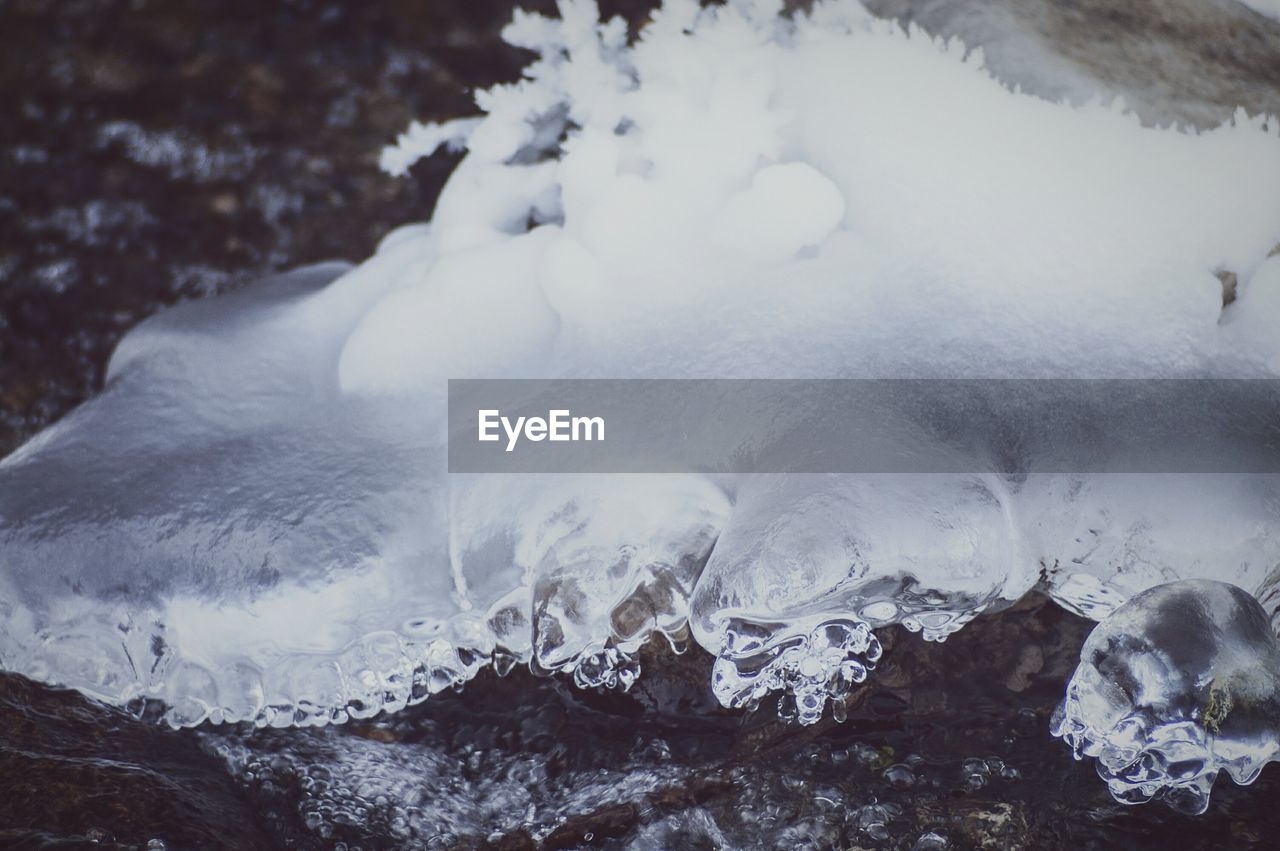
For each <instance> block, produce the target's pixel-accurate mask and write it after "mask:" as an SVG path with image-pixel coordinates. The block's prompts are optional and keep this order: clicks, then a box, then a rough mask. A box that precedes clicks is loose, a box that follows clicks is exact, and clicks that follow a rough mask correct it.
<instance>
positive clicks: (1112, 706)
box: [1053, 579, 1280, 813]
mask: <svg viewBox="0 0 1280 851" xmlns="http://www.w3.org/2000/svg"><path fill="white" fill-rule="evenodd" d="M1053 732H1054V735H1057V736H1061V737H1062V738H1063V739H1065V740H1066V741H1067V743H1068V744H1070V745H1071V747H1072V748H1073V750H1074V751H1075V754H1076V757H1077V758H1080V757H1083V756H1090V757H1094V758H1095V759H1097V769H1098V774H1099V775H1101V777H1102V778H1103V779H1104V780H1106V781H1107V785H1108V786H1109V787H1110V789H1111V793H1112V794H1113V795H1114V796H1115V797H1116V799H1117V800H1119V801H1123V802H1125V803H1130V804H1136V803H1142V802H1145V801H1149V800H1151V799H1152V798H1160V799H1162V800H1164V801H1166V802H1168V803H1169V804H1170V805H1172V806H1173V807H1176V808H1177V809H1179V810H1182V811H1183V812H1188V813H1202V812H1204V811H1205V809H1206V808H1207V807H1208V806H1209V792H1210V789H1211V788H1212V786H1213V782H1214V779H1215V778H1216V777H1217V776H1218V773H1219V772H1220V771H1226V772H1227V774H1228V775H1229V776H1230V777H1231V779H1232V780H1234V781H1235V782H1237V783H1241V784H1248V783H1252V782H1253V781H1254V780H1255V779H1256V778H1257V776H1258V772H1260V771H1261V770H1262V768H1263V766H1265V765H1266V764H1267V763H1268V762H1271V761H1272V760H1274V759H1276V757H1277V753H1280V646H1277V642H1276V637H1275V634H1274V633H1273V632H1272V630H1271V627H1270V623H1269V622H1268V618H1267V614H1266V612H1265V611H1263V609H1262V607H1261V606H1260V605H1259V604H1258V601H1257V600H1255V599H1254V598H1253V597H1251V596H1250V595H1249V594H1247V593H1246V592H1245V591H1243V590H1241V589H1240V588H1238V587H1236V586H1234V585H1228V584H1227V583H1224V582H1214V581H1209V580H1202V579H1195V580H1180V581H1177V582H1171V583H1168V584H1165V585H1159V586H1156V587H1154V588H1151V589H1148V590H1146V591H1143V592H1142V593H1140V594H1137V595H1136V596H1134V597H1132V598H1131V599H1130V600H1129V601H1128V602H1126V603H1125V604H1124V605H1123V606H1121V607H1120V608H1119V609H1117V610H1116V611H1115V612H1114V613H1113V614H1112V615H1110V616H1109V617H1108V618H1107V619H1106V620H1105V621H1103V622H1102V623H1101V624H1099V625H1098V627H1097V628H1096V629H1094V631H1093V633H1092V634H1090V636H1089V639H1088V640H1087V641H1086V642H1085V645H1084V648H1083V650H1081V653H1080V667H1079V668H1077V669H1076V672H1075V675H1074V676H1073V677H1072V678H1071V682H1070V684H1069V685H1068V686H1067V696H1066V699H1065V700H1064V701H1063V703H1062V705H1061V706H1060V707H1059V709H1058V711H1057V713H1056V714H1055V716H1054V721H1053Z"/></svg>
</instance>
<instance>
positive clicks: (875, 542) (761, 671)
mask: <svg viewBox="0 0 1280 851" xmlns="http://www.w3.org/2000/svg"><path fill="white" fill-rule="evenodd" d="M1030 564H1031V562H1030V561H1029V560H1028V559H1027V558H1026V557H1025V555H1024V554H1023V553H1021V552H1020V551H1019V537H1018V535H1017V534H1016V531H1015V524H1014V520H1013V516H1012V510H1011V506H1010V500H1009V497H1008V495H1007V493H1006V488H1005V486H1004V483H1003V482H1001V481H1000V480H999V478H998V477H995V476H979V475H972V476H967V475H938V476H929V475H906V476H898V475H873V476H836V475H831V476H767V477H766V476H759V477H753V478H751V479H749V480H747V481H746V482H744V483H743V485H742V488H741V490H740V492H739V494H738V499H737V503H736V505H735V507H734V512H733V515H732V517H731V518H730V521H729V523H728V525H727V526H726V527H725V530H724V532H723V533H722V534H721V536H720V540H719V541H718V542H717V544H716V548H715V550H714V551H713V552H712V555H711V560H710V562H709V563H708V565H707V569H706V570H705V571H704V573H703V576H702V579H701V580H700V581H699V583H698V588H697V593H696V595H695V598H694V628H695V633H694V634H695V635H696V637H697V639H698V642H699V643H700V644H702V646H704V647H706V648H707V649H709V650H712V651H713V652H716V653H718V654H719V658H718V659H717V661H716V666H715V672H714V682H713V685H714V688H715V691H716V695H717V697H719V699H720V701H721V702H722V703H724V704H725V705H728V706H742V705H745V704H748V703H750V702H752V701H756V700H759V699H760V698H762V697H763V696H764V695H765V694H767V693H768V692H769V691H771V690H776V689H785V690H786V691H787V692H788V694H789V695H790V698H789V699H788V700H786V701H784V703H783V704H782V707H781V709H782V711H783V712H784V713H789V714H795V715H796V716H797V717H798V719H799V720H800V721H801V722H802V723H813V722H815V721H817V720H818V718H819V717H820V716H821V714H822V708H823V705H824V704H825V702H826V699H827V698H828V697H832V698H836V699H837V700H839V699H841V698H843V697H845V696H846V695H847V693H848V691H849V689H850V688H851V687H852V686H853V685H855V684H856V683H858V682H861V681H862V680H863V679H865V678H866V675H867V672H868V670H869V669H871V668H873V667H874V665H875V661H876V659H877V658H878V657H879V655H880V646H879V642H878V641H877V640H876V638H875V636H874V635H872V633H871V627H877V626H884V625H887V624H891V623H901V624H903V625H905V626H906V627H907V628H908V629H911V630H913V631H916V632H923V633H924V636H925V638H927V639H932V640H941V639H943V638H945V637H946V636H947V635H948V634H950V633H951V632H953V631H955V630H956V629H959V628H960V627H961V626H962V625H964V623H966V622H967V621H969V620H971V619H972V618H973V617H974V616H975V615H977V614H978V613H980V612H981V611H983V610H984V609H986V608H987V607H988V606H990V605H991V604H992V603H994V602H996V601H998V600H1005V601H1013V600H1017V599H1018V598H1019V597H1021V596H1022V595H1023V594H1025V593H1026V592H1027V591H1028V590H1029V589H1030V588H1031V586H1032V585H1033V584H1034V582H1035V579H1036V576H1035V573H1034V572H1033V571H1032V570H1030V569H1029V565H1030ZM792 700H794V706H793V704H792V702H791V701H792Z"/></svg>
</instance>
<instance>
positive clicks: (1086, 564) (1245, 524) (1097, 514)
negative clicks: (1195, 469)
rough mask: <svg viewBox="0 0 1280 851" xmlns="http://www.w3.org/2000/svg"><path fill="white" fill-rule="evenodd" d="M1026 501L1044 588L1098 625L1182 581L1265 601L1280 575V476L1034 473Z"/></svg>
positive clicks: (1024, 492) (1023, 494)
mask: <svg viewBox="0 0 1280 851" xmlns="http://www.w3.org/2000/svg"><path fill="white" fill-rule="evenodd" d="M1020 503H1021V505H1022V506H1023V507H1024V510H1023V516H1024V517H1025V524H1026V535H1027V540H1028V542H1029V546H1030V547H1031V548H1032V556H1033V558H1034V560H1036V561H1038V562H1039V564H1040V566H1041V569H1042V571H1043V577H1044V578H1043V582H1042V588H1043V590H1045V591H1046V592H1047V593H1048V594H1049V595H1050V596H1051V597H1053V599H1054V600H1055V601H1056V602H1058V603H1059V604H1060V605H1062V606H1064V607H1066V608H1068V609H1071V610H1072V611H1075V612H1076V613H1078V614H1081V615H1084V616H1085V617H1088V618H1092V619H1093V620H1102V619H1103V618H1106V617H1108V616H1109V615H1110V614H1111V612H1112V611H1113V610H1114V609H1115V608H1116V607H1117V606H1119V605H1121V604H1122V603H1124V602H1125V601H1126V600H1127V599H1129V598H1130V597H1131V596H1133V595H1134V594H1136V593H1138V592H1139V591H1143V590H1146V589H1147V588H1150V587H1151V586H1153V585H1159V584H1162V583H1165V582H1172V581H1174V580H1177V579H1218V580H1222V581H1224V582H1230V583H1232V584H1234V585H1237V586H1239V587H1241V588H1243V589H1245V590H1246V591H1248V592H1249V593H1251V594H1254V595H1255V596H1257V597H1258V598H1259V599H1261V598H1263V597H1265V596H1267V595H1268V594H1273V593H1275V590H1276V584H1277V580H1278V579H1280V577H1277V575H1276V567H1277V565H1280V476H1276V475H1272V474H1253V475H1214V474H1168V475H1154V474H1143V475H1137V474H1131V475H1124V474H1104V475H1092V476H1031V477H1029V479H1028V480H1027V482H1026V483H1025V484H1024V485H1023V486H1022V488H1021V491H1020Z"/></svg>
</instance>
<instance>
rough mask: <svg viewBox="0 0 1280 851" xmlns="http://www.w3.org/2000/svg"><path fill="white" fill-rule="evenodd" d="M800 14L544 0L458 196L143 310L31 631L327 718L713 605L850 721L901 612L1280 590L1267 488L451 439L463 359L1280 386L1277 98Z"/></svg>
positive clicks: (74, 662)
mask: <svg viewBox="0 0 1280 851" xmlns="http://www.w3.org/2000/svg"><path fill="white" fill-rule="evenodd" d="M781 5H782V4H781V3H780V2H768V1H767V0H750V1H748V0H738V1H737V2H730V3H729V4H727V5H711V6H708V7H707V8H702V7H701V6H700V4H698V3H695V2H692V0H672V2H668V3H666V4H664V5H663V7H662V8H661V9H660V10H658V11H657V12H656V13H655V14H654V16H653V20H652V23H650V24H649V25H648V26H647V27H646V28H645V30H644V31H643V32H642V33H640V34H638V36H637V38H635V39H633V40H628V37H627V35H628V34H627V33H626V30H625V26H624V25H623V24H622V23H621V22H620V21H612V22H606V23H603V24H602V23H600V22H599V21H598V13H597V10H596V8H595V6H594V5H593V4H591V3H589V2H567V0H566V2H564V3H562V4H561V7H560V11H561V18H560V19H559V20H553V19H549V18H544V17H541V16H537V15H525V14H520V15H517V17H516V20H515V22H514V23H513V24H512V26H511V27H510V28H509V29H508V31H507V37H508V39H509V40H510V41H512V43H515V44H518V45H522V46H526V47H530V48H532V49H534V50H536V51H537V52H538V54H539V58H538V59H537V60H536V61H535V62H534V63H533V64H532V65H531V66H530V67H529V68H528V69H527V71H526V74H525V77H524V78H523V79H522V80H521V81H519V82H517V83H514V84H511V85H506V86H498V87H495V88H494V89H492V90H489V91H487V92H484V93H482V94H481V95H480V96H479V98H478V101H479V105H480V107H481V108H482V109H483V111H484V113H485V114H484V115H483V116H482V117H480V118H478V119H470V120H467V121H465V122H457V123H450V124H448V125H444V126H435V125H433V126H425V125H420V126H418V127H417V128H415V129H413V130H412V131H411V132H409V133H408V134H406V135H405V136H404V137H402V139H401V140H400V143H399V145H398V146H397V147H396V148H395V149H393V150H392V151H390V152H389V153H388V154H387V155H386V157H385V158H384V162H385V164H386V165H387V167H388V168H389V169H391V170H394V171H396V172H403V171H404V170H405V169H407V168H408V167H409V166H410V165H411V164H412V162H413V160H414V159H415V158H416V157H418V156H421V155H424V154H426V153H429V152H430V150H432V149H434V148H435V147H436V146H438V145H440V144H446V145H455V146H464V147H465V148H466V150H467V153H466V156H465V157H464V159H463V161H462V163H461V164H460V165H459V167H458V169H457V170H456V172H455V173H454V175H453V176H452V178H451V179H450V181H449V183H448V185H447V186H446V187H445V189H444V191H443V193H442V195H441V197H440V199H439V202H438V205H437V207H436V212H435V214H434V217H433V220H432V222H431V223H430V224H429V225H415V226H411V227H409V228H406V229H403V230H401V231H398V232H396V233H394V234H392V235H391V236H389V237H388V238H387V240H386V241H384V243H383V245H382V247H381V248H380V250H379V252H378V253H377V254H376V255H375V256H374V257H372V258H370V259H369V260H367V261H365V262H364V263H362V264H361V265H360V266H358V267H356V268H354V269H347V268H346V267H340V266H325V267H319V268H313V269H309V270H301V271H299V272H295V273H291V274H289V275H286V276H283V277H280V278H278V279H274V280H272V281H269V282H266V283H264V284H262V285H259V286H257V287H253V288H251V289H248V290H245V291H244V292H242V293H239V294H235V295H231V296H227V297H225V298H220V299H216V300H212V301H209V302H204V303H200V304H194V305H189V306H185V307H182V308H179V309H176V310H174V311H171V312H169V313H166V314H163V315H161V316H159V317H156V318H155V319H153V320H150V321H148V322H146V323H144V324H143V325H141V326H140V327H139V328H138V329H136V330H135V331H134V332H133V333H131V334H130V335H129V336H128V337H126V338H125V339H124V340H123V341H122V343H121V344H120V347H119V349H118V350H117V352H116V354H115V356H114V358H113V360H112V363H111V367H110V372H109V380H108V383H107V386H106V387H105V388H104V391H103V393H102V394H101V395H100V396H99V397H98V398H96V399H94V400H91V401H90V402H88V403H86V404H85V405H84V406H82V407H81V408H79V409H78V410H77V411H75V412H73V413H72V414H71V415H69V416H68V417H67V418H65V419H64V420H63V421H62V422H60V423H58V424H56V425H54V426H53V427H52V428H50V429H49V430H48V431H46V432H45V433H43V434H41V435H39V436H37V437H36V438H35V439H33V440H32V441H31V442H30V443H28V444H27V445H26V446H24V447H22V448H21V449H19V450H18V451H17V452H16V453H14V454H13V455H12V456H10V457H9V458H7V459H5V460H4V461H3V462H0V664H2V665H3V666H4V667H5V668H6V669H9V670H14V671H19V672H22V673H25V674H28V675H31V676H34V677H38V678H41V679H44V680H48V681H54V682H60V683H67V684H70V685H74V686H76V687H78V688H81V689H83V690H84V691H86V692H88V693H91V694H94V695H96V696H98V697H100V698H103V699H106V700H110V701H114V702H118V703H128V702H130V701H135V700H146V699H158V700H161V701H163V702H164V704H165V706H166V707H167V717H168V718H169V720H170V721H172V722H174V723H179V724H188V723H196V722H199V721H200V720H203V719H212V720H215V721H216V720H236V719H252V720H256V721H257V722H258V723H263V724H293V723H324V722H328V721H341V720H343V719H345V718H347V717H349V716H350V715H351V714H357V715H364V714H369V713H372V712H376V711H378V710H379V709H394V708H396V707H399V706H403V705H404V704H406V703H409V702H412V701H416V700H420V699H423V698H425V697H426V696H427V695H429V694H430V693H432V692H434V691H439V690H440V689H443V688H447V687H450V686H454V685H458V684H460V683H462V682H463V681H465V680H466V679H467V678H469V677H470V676H471V675H472V674H473V673H474V672H475V671H476V670H477V669H478V667H479V666H481V665H483V664H486V663H488V662H490V661H491V660H492V661H494V662H496V663H497V664H498V665H500V666H506V665H509V664H511V663H513V662H514V661H516V660H528V661H530V662H532V663H533V664H534V665H535V667H538V668H540V669H542V670H552V671H564V672H566V673H570V672H571V674H572V676H573V677H574V678H575V680H576V681H577V682H579V683H580V684H583V685H592V686H594V685H619V686H625V685H627V683H628V682H629V681H630V680H631V678H632V677H634V675H635V663H634V658H633V655H632V651H633V650H634V649H635V647H636V646H637V644H638V643H639V642H641V641H643V640H645V639H646V638H647V637H648V636H650V635H652V634H654V633H659V634H664V635H666V636H667V637H668V638H670V639H671V640H672V641H673V642H674V643H676V644H678V645H679V644H681V643H682V642H683V640H684V637H685V623H686V621H687V620H689V619H690V614H691V613H692V627H693V634H694V636H695V637H696V639H697V640H698V642H699V643H701V644H702V645H703V646H705V647H706V648H707V649H708V650H710V651H712V652H714V653H716V654H717V656H718V657H719V662H718V663H717V667H716V672H717V674H716V676H717V679H716V690H717V692H718V694H719V696H720V697H721V699H722V700H724V701H725V702H726V703H729V704H733V705H740V704H743V703H747V702H750V701H751V700H754V699H755V698H757V697H760V696H762V695H763V694H764V693H765V692H767V691H769V690H777V689H781V690H785V691H787V692H788V693H789V695H790V696H789V698H788V702H787V703H786V705H784V711H786V712H788V713H794V714H795V715H796V717H798V718H800V719H801V720H805V721H811V720H814V719H815V718H816V717H817V713H820V712H821V711H822V707H823V704H824V703H825V702H826V700H827V698H828V697H831V696H836V697H840V696H842V695H843V694H845V693H846V692H847V690H848V688H849V687H851V685H852V684H853V683H855V682H856V681H857V680H858V679H859V678H861V677H862V676H865V675H866V672H867V670H868V669H869V668H870V667H871V666H872V665H873V664H874V662H875V656H876V654H877V652H878V642H877V641H876V638H875V636H874V635H873V633H872V631H871V630H872V628H873V627H875V626H879V625H882V624H888V623H902V624H905V625H907V626H908V627H911V628H916V629H919V630H920V631H922V632H923V633H924V634H925V635H926V637H929V638H938V639H940V638H942V637H944V636H945V635H946V634H947V633H948V632H949V631H951V630H953V629H956V628H958V627H959V626H961V625H962V624H963V623H965V622H966V620H968V619H969V618H971V617H973V616H974V615H975V614H976V613H977V612H980V611H983V610H987V609H989V608H991V607H993V606H998V605H1001V604H1002V603H1003V602H1005V601H1008V600H1012V599H1016V598H1017V597H1018V596H1019V595H1021V594H1022V593H1023V592H1024V591H1025V590H1026V589H1027V588H1028V587H1030V586H1031V584H1033V582H1034V581H1036V580H1037V578H1038V577H1042V578H1043V582H1044V583H1045V585H1046V587H1047V588H1048V589H1049V590H1050V591H1051V593H1054V594H1055V595H1057V597H1058V599H1060V600H1062V601H1063V602H1064V603H1067V604H1068V605H1071V606H1073V607H1075V608H1076V609H1078V610H1080V611H1086V612H1089V613H1091V614H1094V615H1095V616H1097V615H1101V614H1103V613H1104V612H1105V611H1108V610H1109V609H1111V608H1114V607H1115V606H1117V605H1119V604H1120V603H1122V602H1123V601H1124V600H1125V599H1127V597H1128V596H1129V595H1131V594H1132V593H1134V592H1135V591H1137V590H1140V589H1141V588H1142V587H1146V586H1147V585H1150V584H1152V583H1153V582H1155V581H1161V580H1165V579H1171V578H1177V577H1183V576H1185V575H1193V576H1208V575H1211V571H1213V570H1215V569H1216V566H1217V565H1219V564H1223V565H1228V567H1227V568H1225V569H1226V570H1227V571H1228V574H1224V575H1229V576H1230V577H1231V578H1232V580H1233V581H1237V582H1240V583H1243V584H1244V586H1245V587H1246V588H1247V589H1248V590H1250V591H1252V592H1254V593H1257V594H1259V595H1265V594H1268V593H1271V590H1272V589H1271V588H1270V585H1269V583H1270V582H1271V580H1270V579H1269V573H1268V570H1267V565H1268V564H1271V565H1274V564H1275V562H1276V559H1275V550H1274V547H1273V544H1271V543H1270V541H1272V540H1274V536H1273V535H1271V530H1272V520H1271V518H1273V517H1275V516H1277V515H1276V513H1275V511H1274V510H1273V508H1272V506H1273V505H1274V502H1273V500H1274V489H1273V486H1272V485H1270V484H1266V483H1262V484H1250V483H1249V481H1247V480H1246V479H1245V478H1236V479H1230V480H1227V479H1223V480H1220V481H1219V480H1214V481H1212V482H1210V481H1208V480H1205V481H1204V482H1202V483H1201V484H1200V485H1199V486H1193V485H1191V484H1180V485H1174V486H1172V487H1166V483H1164V482H1161V481H1158V480H1154V479H1147V480H1145V481H1139V480H1137V479H1135V480H1134V481H1132V482H1128V483H1126V482H1120V481H1115V480H1105V479H1097V480H1094V479H1085V480H1081V481H1079V482H1074V483H1073V482H1072V481H1070V480H1067V479H1062V480H1058V481H1056V482H1049V483H1036V482H1021V481H1008V480H1005V479H1003V478H1001V477H998V476H993V475H987V476H983V475H974V476H968V477H964V476H957V477H950V478H946V477H938V478H932V479H930V478H927V477H925V478H917V479H911V480H909V479H908V478H904V477H898V478H894V477H889V478H886V479H879V480H874V479H869V478H862V479H859V478H851V477H815V478H808V479H795V480H781V479H775V478H762V479H758V480H755V481H742V482H734V481H731V480H728V479H715V480H710V479H703V478H699V477H694V476H679V477H649V478H626V477H622V478H591V477H580V478H570V477H559V478H554V477H553V478H546V479H541V478H537V477H532V476H524V477H510V478H487V479H486V478H483V477H464V476H451V475H449V474H448V473H447V472H446V465H445V452H444V446H443V441H444V437H445V435H444V414H445V406H444V399H445V390H446V383H445V382H446V379H448V378H464V377H465V378H475V377H499V376H505V377H513V376H514V377H561V376H565V377H600V376H606V377H634V376H650V377H663V378H682V377H713V378H717V377H750V378H763V377H826V378H830V377H887V376H892V377H959V376H973V377H1000V376H1005V377H1009V376H1016V377H1102V376H1112V377H1188V376H1236V377H1274V376H1277V375H1280V336H1277V335H1276V334H1275V333H1274V328H1275V327H1276V320H1277V318H1280V257H1274V256H1273V257H1271V258H1270V259H1268V255H1269V253H1271V252H1272V249H1273V248H1274V247H1275V246H1276V244H1277V242H1280V204H1277V203H1275V199H1276V198H1278V197H1280V126H1277V123H1276V121H1275V120H1273V119H1266V118H1263V117H1250V116H1248V115H1246V114H1244V113H1243V112H1240V113H1238V114H1237V115H1236V117H1235V118H1234V119H1233V120H1232V121H1231V122H1229V123H1227V124H1225V125H1223V126H1221V127H1218V128H1216V129H1212V130H1206V131H1204V132H1199V133H1189V132H1183V131H1179V130H1176V129H1168V128H1165V129H1160V128H1152V127H1144V126H1142V125H1141V124H1140V123H1139V122H1138V121H1137V120H1136V119H1135V118H1134V117H1133V116H1131V115H1129V114H1126V113H1125V112H1124V111H1123V110H1122V108H1120V107H1118V106H1115V107H1103V106H1099V105H1097V104H1090V105H1085V106H1080V107H1075V106H1070V105H1064V104H1056V103H1053V102H1050V101H1046V100H1042V99H1039V98H1036V97H1032V96H1030V95H1028V94H1025V93H1022V92H1019V91H1015V90H1010V88H1008V87H1007V86H1005V85H1002V83H1001V82H999V81H997V80H995V79H993V78H992V77H991V76H990V75H989V74H988V73H986V71H985V70H984V69H983V67H982V59H981V55H980V54H979V53H978V52H970V51H967V50H966V49H965V47H964V46H963V45H961V44H959V43H958V42H942V41H938V40H935V39H933V38H931V37H929V36H928V35H927V34H926V33H924V32H923V31H921V30H919V29H915V28H913V29H911V30H909V31H904V30H902V29H900V28H898V27H897V26H894V25H891V24H887V23H885V22H883V21H877V20H876V19H873V18H872V17H870V16H869V15H868V14H867V13H866V11H865V10H864V9H863V8H862V7H861V6H859V5H857V4H854V3H848V2H826V3H823V2H819V3H816V4H814V8H813V11H812V13H810V14H797V15H794V16H782V15H780V14H779V12H780V9H781ZM1227 281H1231V282H1233V283H1232V284H1231V285H1230V286H1228V284H1227ZM792 413H793V414H794V412H792ZM1197 512H1198V513H1197ZM722 529H723V530H724V531H723V534H721V530H722ZM1090 530H1097V531H1096V532H1095V531H1090ZM1210 532H1211V533H1212V534H1207V533H1210ZM1215 535H1216V539H1215V538H1214V536H1215ZM1090 536H1092V537H1090ZM717 538H718V540H717ZM1215 549H1218V550H1223V551H1225V552H1226V556H1225V557H1224V558H1223V559H1221V560H1219V561H1214V560H1213V559H1212V558H1210V556H1211V555H1212V554H1213V552H1214V551H1215ZM1268 560H1270V561H1268ZM704 565H705V568H704ZM691 595H692V597H693V604H692V610H691V609H690V602H689V599H690V596H691ZM1090 601H1101V602H1097V603H1095V602H1090Z"/></svg>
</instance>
